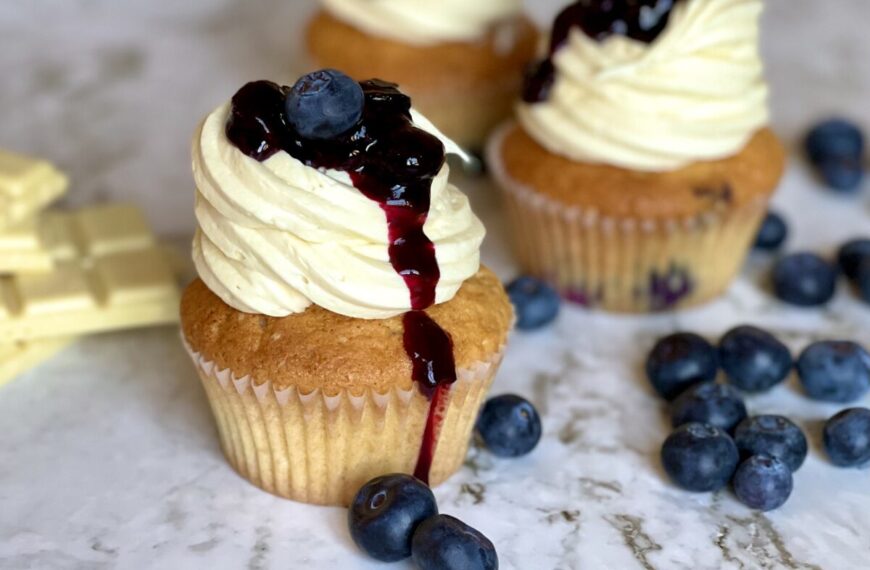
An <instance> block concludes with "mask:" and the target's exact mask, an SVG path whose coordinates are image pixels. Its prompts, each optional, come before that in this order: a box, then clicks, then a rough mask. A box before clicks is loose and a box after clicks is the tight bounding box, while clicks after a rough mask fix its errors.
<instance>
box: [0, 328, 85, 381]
mask: <svg viewBox="0 0 870 570" xmlns="http://www.w3.org/2000/svg"><path fill="white" fill-rule="evenodd" d="M74 340H75V339H74V338H70V337H60V338H47V339H42V340H37V341H33V342H27V343H11V344H2V345H0V386H3V385H4V384H6V383H7V382H9V381H10V380H12V379H14V378H15V377H16V376H18V375H19V374H21V373H22V372H25V371H27V370H29V369H30V368H33V367H34V366H36V365H38V364H40V363H42V362H44V361H46V360H48V359H49V358H51V357H52V356H54V355H55V354H57V353H58V352H60V351H61V350H63V349H64V348H65V347H67V346H68V345H69V344H71V343H72V342H73V341H74Z"/></svg>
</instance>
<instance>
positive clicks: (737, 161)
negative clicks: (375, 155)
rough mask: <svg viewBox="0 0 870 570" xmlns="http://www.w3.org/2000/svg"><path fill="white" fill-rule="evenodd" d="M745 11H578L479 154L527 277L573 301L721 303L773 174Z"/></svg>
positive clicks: (662, 5) (660, 7) (701, 6)
mask: <svg viewBox="0 0 870 570" xmlns="http://www.w3.org/2000/svg"><path fill="white" fill-rule="evenodd" d="M761 11H762V3H761V1H760V0H721V1H716V2H708V1H704V0H678V1H676V2H664V1H653V0H649V1H644V2H638V3H632V4H630V5H629V4H628V3H605V2H578V3H576V4H573V5H571V6H569V7H567V8H566V9H565V10H564V11H563V12H562V13H561V14H560V15H559V16H558V18H557V19H556V22H555V24H554V29H553V33H552V37H551V40H550V44H549V51H548V53H547V56H546V58H545V59H543V60H542V61H541V62H540V63H539V64H538V66H537V67H536V69H535V70H534V71H533V72H532V73H530V74H529V75H528V77H527V80H526V84H525V87H524V93H523V102H522V103H521V104H520V105H519V106H518V119H519V121H518V124H511V125H508V126H506V127H504V128H503V129H501V130H500V132H499V133H498V134H497V135H496V136H495V137H494V138H493V140H492V142H491V145H490V149H489V156H490V159H491V162H492V164H493V171H494V175H495V176H496V178H497V180H498V182H499V183H500V185H501V186H502V187H503V189H504V190H505V192H504V195H505V197H506V203H507V208H508V213H509V216H510V219H511V222H512V224H513V233H514V235H515V238H516V239H515V245H516V252H517V255H518V257H519V261H520V263H521V265H522V266H523V268H524V269H525V270H526V271H529V272H531V273H533V274H536V275H538V276H541V277H545V278H547V279H549V280H551V281H552V282H554V283H555V284H556V285H557V286H558V287H559V288H560V290H561V291H562V292H563V293H564V295H565V296H566V297H568V298H570V299H572V300H575V301H577V302H580V303H583V304H588V305H594V306H600V307H603V308H606V309H610V310H617V311H649V310H662V309H669V308H673V307H677V306H685V305H690V304H694V303H698V302H702V301H705V300H708V299H710V298H712V297H715V296H716V295H718V294H720V293H721V292H722V291H723V290H724V289H725V288H726V287H727V285H728V283H729V282H730V281H731V279H732V278H733V276H734V275H735V273H736V272H737V270H738V269H739V267H740V265H741V263H742V261H743V258H744V256H745V254H746V251H747V249H748V247H749V245H750V243H751V241H752V239H753V237H754V235H755V232H756V230H757V228H758V225H759V223H760V221H761V219H762V216H763V214H764V212H765V210H766V204H767V202H768V200H769V198H770V196H771V194H772V193H773V191H774V190H775V188H776V185H777V183H778V181H779V179H780V177H781V175H782V172H783V169H784V161H785V157H784V151H783V149H782V147H781V145H780V143H779V141H778V139H777V138H776V136H775V135H774V134H773V133H772V132H771V131H770V130H769V129H768V128H767V122H768V112H767V88H766V85H765V82H764V77H763V68H762V63H761V60H760V56H759V51H758V43H759V41H758V40H759V27H758V21H759V16H760V14H761Z"/></svg>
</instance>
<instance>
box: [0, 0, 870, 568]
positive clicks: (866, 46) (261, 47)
mask: <svg viewBox="0 0 870 570" xmlns="http://www.w3.org/2000/svg"><path fill="white" fill-rule="evenodd" d="M12 4H15V6H12ZM552 4H554V2H540V1H536V2H534V5H535V9H536V10H539V11H540V15H542V16H543V15H544V14H545V13H547V11H548V10H551V9H552V6H551V5H552ZM767 5H768V7H769V10H768V13H767V15H766V20H765V26H766V31H767V34H766V37H765V38H766V39H765V53H766V56H767V58H768V61H769V68H770V76H771V81H772V84H773V96H774V101H773V109H774V123H775V126H776V128H777V130H778V131H779V132H780V133H781V134H782V135H783V136H784V137H785V138H786V140H788V141H789V142H792V143H793V142H794V141H795V140H796V139H797V137H798V135H799V134H800V132H801V131H802V130H803V129H804V128H805V126H806V125H807V124H808V123H809V122H810V121H811V120H812V119H814V118H815V117H817V116H819V115H822V114H826V113H829V112H831V111H832V110H836V111H838V112H843V113H847V114H849V115H851V116H853V117H855V118H856V119H858V120H859V121H861V122H862V123H863V124H864V126H865V127H870V106H868V105H867V104H866V100H867V96H868V95H870V71H868V69H870V68H868V67H867V66H866V58H867V56H868V55H870V36H868V35H867V34H866V33H865V30H866V28H867V25H868V24H870V10H868V7H867V6H866V0H839V1H838V2H837V9H833V7H832V6H831V4H830V3H823V2H817V1H812V0H767ZM122 6H123V7H122ZM310 8H311V6H310V3H307V2H294V1H290V0H283V1H280V0H247V1H245V2H242V1H240V0H238V1H229V0H211V1H208V0H195V1H194V0H191V1H188V2H152V1H150V0H129V1H127V2H124V3H123V4H122V3H119V2H115V1H113V0H64V1H61V0H32V1H31V2H27V3H13V2H6V3H3V5H2V7H0V37H3V38H4V40H3V41H4V42H5V45H6V46H12V45H14V46H15V47H16V49H3V50H0V72H2V73H4V77H6V78H7V80H6V81H4V83H3V85H2V86H0V108H2V109H4V110H5V114H4V120H3V123H2V125H0V146H3V147H10V148H17V149H20V150H22V151H27V152H31V153H34V154H39V155H43V156H46V157H50V158H51V159H53V160H55V161H56V162H58V163H59V164H60V165H61V166H62V167H63V168H65V169H67V170H68V171H69V172H70V173H71V174H72V179H73V190H72V193H71V195H70V197H69V199H68V201H69V202H72V203H88V202H92V201H98V200H103V199H109V198H112V199H127V200H133V201H136V202H137V203H140V204H142V205H143V207H145V208H146V210H147V212H148V214H149V216H150V218H151V221H152V222H153V223H154V225H155V226H156V227H157V228H158V229H159V231H161V233H163V234H164V235H182V236H183V235H186V234H189V232H190V231H191V230H192V227H193V220H192V213H191V199H192V193H191V191H190V189H191V186H192V182H191V179H190V175H189V172H188V168H189V167H188V164H187V163H188V160H187V152H188V151H187V145H188V140H189V136H190V133H191V132H192V130H193V127H194V124H195V121H196V120H197V119H198V118H199V117H200V116H201V115H203V114H204V113H205V112H206V111H207V110H209V109H210V108H211V107H213V106H215V105H216V104H218V103H219V102H220V101H221V100H222V99H223V98H225V97H226V96H227V94H229V93H231V92H232V91H233V90H234V89H235V88H236V87H237V86H238V85H239V84H240V83H241V82H242V81H244V80H245V79H250V78H254V77H260V76H270V77H281V76H286V75H288V74H289V69H291V67H292V59H293V57H292V54H293V49H294V46H295V45H296V44H297V42H298V39H299V38H298V30H299V26H300V23H301V22H302V21H303V18H302V17H301V16H299V15H298V14H306V13H308V11H309V10H310ZM13 78H14V80H13ZM461 184H462V185H463V186H464V187H465V188H466V189H467V190H468V191H469V194H470V195H471V196H472V199H473V201H474V202H475V207H476V210H477V211H478V212H480V213H481V214H482V217H483V218H484V222H485V223H486V224H487V226H488V228H489V237H488V239H487V242H486V245H485V250H484V259H485V261H486V262H487V263H488V264H489V265H491V266H492V267H494V268H495V269H496V270H497V271H498V272H499V274H500V275H502V276H504V277H505V278H508V277H510V276H512V275H513V273H514V271H515V270H514V267H513V265H512V262H511V259H510V256H509V254H508V252H507V251H506V249H505V248H504V246H503V244H504V243H505V239H506V238H507V236H506V231H507V230H506V228H504V227H503V225H502V223H501V212H500V209H499V206H498V203H497V201H496V200H495V199H494V197H493V193H492V191H491V189H490V188H489V187H488V186H487V184H486V183H485V182H483V181H475V180H463V181H461ZM868 195H870V194H868V193H867V192H865V193H864V194H863V195H862V196H860V197H853V198H848V199H846V198H837V197H832V196H830V195H829V194H826V193H824V192H823V191H821V190H820V188H819V187H818V186H817V184H816V183H815V182H814V180H813V179H812V178H811V176H810V175H809V173H808V171H807V170H806V168H805V166H804V165H803V164H801V162H800V161H799V160H794V161H793V163H792V165H791V167H790V169H789V171H788V174H787V176H786V178H785V180H784V181H783V186H782V191H781V192H780V193H779V195H778V196H777V198H776V203H777V206H778V208H779V209H780V210H782V211H783V212H784V213H785V214H786V215H787V217H788V218H789V220H790V221H791V223H792V228H793V230H794V235H793V238H792V239H791V240H790V242H789V244H788V249H791V250H794V249H800V248H813V249H817V250H820V251H823V252H830V251H832V249H833V248H834V247H835V245H836V244H837V243H839V242H840V241H842V240H844V239H845V238H847V237H851V236H852V235H853V234H856V233H859V232H864V233H868V232H870V204H868ZM769 263H770V260H769V259H766V258H764V257H760V256H755V257H753V258H751V259H750V260H749V262H748V263H747V268H746V271H745V272H744V274H743V276H741V278H740V279H739V280H738V281H737V282H736V283H735V284H734V286H733V287H732V288H731V290H730V291H729V292H728V294H727V295H726V296H725V297H724V298H722V299H720V300H719V301H717V302H715V303H712V304H710V305H708V306H706V307H703V308H700V309H696V310H692V311H687V312H682V313H679V314H671V315H659V316H654V317H616V316H609V315H605V314H600V313H594V312H587V311H584V310H580V309H576V308H566V309H565V310H564V311H563V314H562V315H561V316H560V318H559V320H558V321H557V323H556V324H555V326H553V327H552V328H549V329H547V330H545V331H542V332H538V333H533V334H520V333H517V334H515V335H514V337H513V339H512V343H511V346H510V349H509V351H508V355H507V358H506V361H505V363H504V365H503V367H502V371H501V373H500V375H499V377H498V379H497V381H496V385H495V388H494V391H495V392H508V391H512V392H518V393H521V394H524V395H527V396H528V397H530V398H531V399H532V400H533V401H534V403H535V404H536V405H537V406H538V407H539V409H540V410H541V412H542V413H543V417H544V422H545V437H544V439H543V440H542V443H541V445H540V446H539V448H538V449H537V450H536V451H535V453H534V454H532V455H531V456H529V457H527V458H524V459H520V460H513V461H510V460H500V459H495V458H493V457H492V456H490V455H488V454H487V453H486V452H485V451H481V450H476V449H473V450H472V451H471V453H470V455H469V459H468V462H467V465H466V467H465V468H463V469H462V470H461V471H460V473H459V474H457V475H456V476H455V477H454V478H453V479H451V480H450V481H449V482H448V483H446V484H445V485H443V486H441V487H440V488H438V489H436V495H437V497H438V499H439V503H440V506H441V509H442V511H443V512H446V513H449V514H453V515H455V516H458V517H459V518H462V519H463V520H465V521H467V522H469V523H470V524H472V525H473V526H475V527H477V528H479V529H480V530H482V531H483V532H484V533H485V534H486V535H487V536H489V537H490V538H491V539H492V540H493V542H494V543H495V544H496V546H497V548H498V551H499V557H500V560H501V565H502V566H501V567H502V568H506V569H523V570H525V569H532V568H534V569H537V568H541V569H560V570H562V569H575V568H576V569H590V568H594V569H598V568H620V569H622V568H625V569H635V568H637V569H645V570H650V569H672V568H673V569H693V570H696V569H708V568H709V569H714V568H726V569H735V570H736V569H756V568H765V569H767V568H770V569H774V568H798V569H816V568H823V569H826V570H830V569H853V568H861V567H867V566H868V564H870V562H868V561H870V540H868V536H870V478H868V474H870V472H868V470H867V469H863V470H842V469H836V468H834V467H833V466H831V465H830V464H828V463H827V462H826V460H825V459H824V456H823V453H822V452H821V451H820V446H819V444H818V435H819V431H820V422H821V421H822V420H823V419H825V418H827V417H828V416H829V415H831V414H832V413H834V412H835V411H836V410H837V408H836V407H835V406H831V405H825V404H818V403H813V402H810V401H809V400H807V399H805V398H804V397H803V396H801V395H800V393H799V391H798V389H797V388H796V387H795V386H794V382H792V383H790V384H789V385H787V386H783V387H779V388H777V389H776V390H774V391H773V392H772V393H770V394H767V395H764V396H759V397H753V398H750V399H749V402H748V403H749V407H750V409H751V412H753V413H760V412H778V413H785V414H788V415H791V416H792V417H794V418H795V419H796V420H797V421H798V422H799V423H800V424H801V425H802V427H804V428H805V429H806V430H807V432H808V433H809V434H810V435H811V439H812V450H811V453H810V457H809V458H808V460H807V463H806V464H805V466H804V467H803V468H802V469H801V470H800V471H799V472H798V474H797V475H796V481H795V492H794V495H793V497H792V499H791V500H790V501H789V502H788V503H787V504H786V506H785V507H783V508H782V509H780V510H778V511H776V512H773V513H769V514H758V513H754V512H752V511H750V510H748V509H746V508H744V507H743V506H741V505H740V504H739V503H738V502H737V501H736V500H735V499H734V498H733V497H732V496H731V495H730V494H729V493H727V492H723V493H718V494H715V495H692V494H687V493H683V492H681V491H679V490H677V489H675V488H674V487H672V486H671V485H670V484H668V483H667V482H666V480H665V478H664V474H663V472H662V470H661V467H660V465H659V463H658V461H657V454H658V449H659V446H660V444H661V441H662V440H663V438H664V437H665V435H666V433H667V431H668V426H667V424H666V421H665V415H664V407H663V405H662V403H661V402H660V401H659V400H657V399H656V398H655V397H654V396H653V395H652V394H651V392H650V390H649V388H648V387H647V385H646V383H645V380H644V379H643V378H642V374H641V364H642V361H643V358H644V355H645V352H646V351H647V350H648V348H649V347H650V346H651V344H652V342H653V341H654V339H655V338H656V337H657V336H659V335H661V334H664V333H666V332H670V331H672V330H674V329H677V328H685V329H692V330H697V331H700V332H702V333H705V334H708V335H710V336H711V337H716V336H718V335H719V334H721V333H722V332H724V331H725V330H726V329H727V328H728V327H730V326H732V325H735V324H738V323H743V322H752V323H756V324H760V325H763V326H766V327H769V328H771V329H772V330H774V331H776V332H778V333H779V334H781V335H782V336H783V338H784V339H786V340H787V342H788V343H789V344H790V345H791V347H792V348H793V349H794V350H799V349H800V348H801V347H802V346H804V345H805V344H806V343H807V342H809V341H810V340H811V339H816V338H822V337H846V338H851V339H855V340H857V341H860V342H863V343H865V344H867V345H870V308H868V307H867V306H866V305H863V306H862V305H860V304H859V303H858V302H857V301H855V300H854V299H853V298H852V297H851V295H850V294H849V293H848V292H847V291H846V290H845V287H844V288H843V289H842V290H841V291H840V294H839V295H838V297H837V298H836V300H835V301H834V302H833V303H831V304H830V306H828V307H827V308H825V309H824V310H809V311H807V310H797V309H792V308H787V307H784V306H782V305H779V304H777V303H776V302H775V301H773V300H772V299H771V298H770V296H769V295H768V294H767V293H766V291H765V286H764V278H763V276H764V275H765V272H766V270H767V268H768V266H769ZM863 404H864V405H870V400H867V401H864V402H863ZM0 537H2V540H0V568H3V569H6V568H9V569H16V570H18V569H28V568H34V569H40V570H42V569H55V568H58V569H100V568H113V569H114V568H122V569H128V568H130V569H134V568H135V569H139V568H210V569H214V570H218V569H224V568H227V569H236V568H247V569H250V570H261V569H271V568H275V569H278V568H318V569H319V568H341V569H366V568H372V569H374V568H382V567H385V566H383V565H380V564H377V563H374V562H372V561H370V560H368V559H366V558H365V557H364V556H362V555H361V554H360V553H359V552H358V551H357V550H356V548H355V547H354V546H353V544H352V543H351V542H350V540H349V538H348V536H347V532H346V529H345V512H344V511H343V510H341V509H334V508H321V507H311V506H306V505H300V504H295V503H292V502H289V501H285V500H282V499H277V498H275V497H272V496H270V495H268V494H266V493H263V492H261V491H259V490H257V489H256V488H254V487H253V486H251V485H250V484H248V483H246V482H245V481H244V480H242V479H241V478H239V477H238V476H237V475H236V474H235V473H234V472H233V471H232V469H230V467H229V466H228V464H227V463H226V462H225V461H224V459H223V458H222V456H221V454H220V450H219V447H218V441H217V436H216V433H215V429H214V427H213V424H212V420H211V417H210V412H209V410H208V406H207V404H206V401H205V398H204V395H203V393H202V390H201V388H200V386H199V384H198V382H197V380H196V379H195V377H194V374H193V370H192V368H191V366H190V363H189V362H188V360H187V356H186V354H185V353H184V351H183V350H182V348H181V346H180V344H179V341H178V332H177V330H175V329H172V328H163V329H152V330H142V331H134V332H126V333H120V334H110V335H101V336H95V337H90V338H86V339H82V340H80V341H78V342H77V343H75V344H74V345H73V346H71V347H69V348H68V349H66V350H65V351H63V352H62V353H61V354H59V355H58V356H57V357H55V358H54V359H52V360H50V361H48V362H46V363H45V364H43V365H42V366H40V367H38V368H37V369H34V370H32V371H30V372H28V373H26V374H24V375H22V376H21V377H20V378H18V379H17V380H16V381H14V382H12V383H11V384H9V385H8V386H6V387H4V388H3V389H2V390H0ZM392 568H396V569H400V568H410V565H409V564H396V565H393V566H392Z"/></svg>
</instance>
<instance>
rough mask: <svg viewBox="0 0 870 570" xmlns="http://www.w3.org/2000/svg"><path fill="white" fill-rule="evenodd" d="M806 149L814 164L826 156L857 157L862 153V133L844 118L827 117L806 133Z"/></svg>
mask: <svg viewBox="0 0 870 570" xmlns="http://www.w3.org/2000/svg"><path fill="white" fill-rule="evenodd" d="M806 150H807V155H808V156H809V158H810V160H811V161H812V162H813V163H816V164H818V163H820V162H822V161H823V160H825V159H827V158H840V157H858V156H861V155H862V154H864V134H863V133H862V132H861V129H860V128H859V127H858V126H856V125H855V124H854V123H852V122H850V121H848V120H846V119H829V120H827V121H824V122H821V123H819V124H817V125H815V126H814V127H813V128H812V129H811V130H810V132H809V133H808V134H807V139H806Z"/></svg>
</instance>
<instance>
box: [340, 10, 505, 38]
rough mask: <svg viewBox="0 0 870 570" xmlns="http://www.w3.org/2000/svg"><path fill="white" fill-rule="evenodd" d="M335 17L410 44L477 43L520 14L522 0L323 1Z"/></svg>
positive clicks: (375, 33)
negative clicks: (499, 23)
mask: <svg viewBox="0 0 870 570" xmlns="http://www.w3.org/2000/svg"><path fill="white" fill-rule="evenodd" d="M323 5H324V7H325V8H326V9H327V10H328V11H329V12H330V13H331V14H333V15H334V16H335V17H336V18H339V19H340V20H343V21H345V22H347V23H348V24H350V25H352V26H354V27H357V28H359V29H361V30H363V31H365V32H366V33H369V34H371V35H374V36H378V37H383V38H389V39H393V40H397V41H400V42H404V43H409V44H419V45H427V44H437V43H442V42H464V41H474V40H477V39H479V38H481V37H483V36H484V35H485V34H486V33H487V31H488V30H489V29H490V28H491V27H492V26H493V24H495V23H497V22H498V21H500V20H504V19H506V18H509V17H511V16H514V15H516V14H518V13H519V12H520V10H521V8H522V0H471V1H469V0H323Z"/></svg>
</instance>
